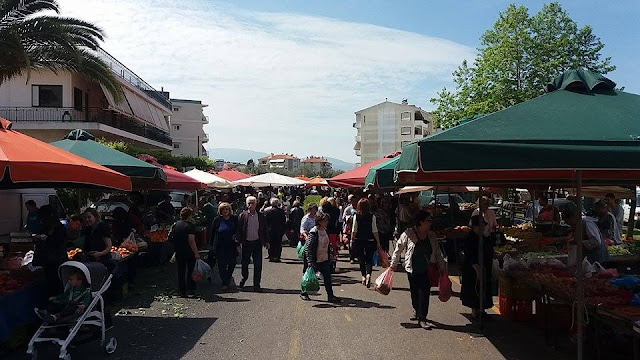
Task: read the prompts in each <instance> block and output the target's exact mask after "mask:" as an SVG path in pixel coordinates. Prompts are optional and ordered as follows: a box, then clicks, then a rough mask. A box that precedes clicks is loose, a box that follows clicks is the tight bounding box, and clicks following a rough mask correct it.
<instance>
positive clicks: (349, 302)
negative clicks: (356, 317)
mask: <svg viewBox="0 0 640 360" xmlns="http://www.w3.org/2000/svg"><path fill="white" fill-rule="evenodd" d="M311 301H315V302H321V301H320V300H311ZM313 307H315V308H321V309H324V308H337V307H347V308H361V309H369V308H376V309H395V308H396V307H395V306H388V305H380V304H378V303H376V302H372V301H364V300H358V299H351V298H342V302H341V303H339V304H332V303H324V302H323V303H322V304H316V305H313Z"/></svg>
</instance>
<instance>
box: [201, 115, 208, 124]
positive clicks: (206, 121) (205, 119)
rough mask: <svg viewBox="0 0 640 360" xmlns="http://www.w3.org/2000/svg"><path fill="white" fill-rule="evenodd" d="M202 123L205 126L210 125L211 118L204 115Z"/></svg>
mask: <svg viewBox="0 0 640 360" xmlns="http://www.w3.org/2000/svg"><path fill="white" fill-rule="evenodd" d="M202 123H203V124H208V123H209V117H208V116H206V115H202Z"/></svg>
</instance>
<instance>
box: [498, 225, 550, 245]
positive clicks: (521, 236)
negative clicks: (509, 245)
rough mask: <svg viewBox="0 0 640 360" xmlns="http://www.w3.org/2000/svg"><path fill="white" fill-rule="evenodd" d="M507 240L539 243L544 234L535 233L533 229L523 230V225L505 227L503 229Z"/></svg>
mask: <svg viewBox="0 0 640 360" xmlns="http://www.w3.org/2000/svg"><path fill="white" fill-rule="evenodd" d="M502 231H503V232H504V235H505V237H506V238H507V240H511V241H539V240H540V239H542V233H539V232H535V231H533V228H531V229H526V228H522V227H521V225H518V226H511V227H505V228H503V229H502Z"/></svg>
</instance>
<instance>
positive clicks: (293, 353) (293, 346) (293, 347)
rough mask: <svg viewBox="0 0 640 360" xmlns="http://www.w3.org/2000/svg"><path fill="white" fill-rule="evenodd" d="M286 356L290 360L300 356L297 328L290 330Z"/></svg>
mask: <svg viewBox="0 0 640 360" xmlns="http://www.w3.org/2000/svg"><path fill="white" fill-rule="evenodd" d="M288 358H289V359H291V360H293V359H298V358H300V331H298V330H293V331H292V332H291V341H290V342H289V356H288Z"/></svg>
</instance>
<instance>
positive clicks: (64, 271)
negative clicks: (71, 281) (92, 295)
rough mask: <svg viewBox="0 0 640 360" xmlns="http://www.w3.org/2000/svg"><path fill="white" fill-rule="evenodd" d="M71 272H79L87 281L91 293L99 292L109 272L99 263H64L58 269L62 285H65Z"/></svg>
mask: <svg viewBox="0 0 640 360" xmlns="http://www.w3.org/2000/svg"><path fill="white" fill-rule="evenodd" d="M73 271H81V272H82V273H83V274H84V277H85V279H86V280H87V285H89V288H90V289H91V292H96V291H99V290H100V289H101V288H102V285H104V282H105V281H106V280H107V277H108V276H109V271H108V270H107V267H106V266H104V264H102V263H99V262H89V263H81V262H79V261H67V262H64V263H63V264H62V265H60V267H59V268H58V275H59V276H60V280H61V281H62V283H63V284H66V282H67V279H68V278H69V275H71V273H72V272H73Z"/></svg>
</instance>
